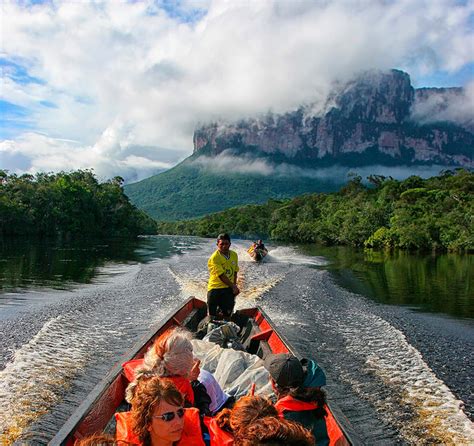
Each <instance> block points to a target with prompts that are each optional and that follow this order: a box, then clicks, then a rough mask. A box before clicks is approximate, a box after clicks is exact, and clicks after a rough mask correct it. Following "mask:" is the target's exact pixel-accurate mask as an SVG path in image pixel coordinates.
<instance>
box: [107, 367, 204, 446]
mask: <svg viewBox="0 0 474 446" xmlns="http://www.w3.org/2000/svg"><path fill="white" fill-rule="evenodd" d="M129 397H130V402H131V405H132V409H131V411H130V412H119V413H116V414H115V418H116V420H117V430H116V439H117V440H118V441H127V442H129V443H131V444H134V445H140V446H188V445H194V446H205V443H204V440H203V437H202V431H201V424H200V416H199V411H198V409H195V408H188V409H185V408H184V407H183V404H184V398H183V395H182V394H181V392H180V391H179V390H178V389H177V388H176V386H175V385H174V383H173V382H172V381H171V380H169V379H167V378H160V377H158V376H156V375H155V376H140V377H138V378H137V381H136V385H135V386H134V388H133V389H132V390H131V391H130V395H129Z"/></svg>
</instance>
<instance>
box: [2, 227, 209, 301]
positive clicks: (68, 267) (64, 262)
mask: <svg viewBox="0 0 474 446" xmlns="http://www.w3.org/2000/svg"><path fill="white" fill-rule="evenodd" d="M199 243H200V242H199V241H198V239H194V238H190V237H187V238H186V240H183V237H159V236H150V237H139V238H138V239H132V240H130V239H111V240H103V239H101V240H94V239H88V240H76V241H69V242H58V241H55V240H51V239H28V238H8V239H0V293H2V294H3V293H7V292H16V291H24V290H25V289H34V288H40V287H48V288H53V289H68V288H70V287H71V286H72V285H73V284H75V283H90V282H91V281H92V280H93V279H94V278H95V277H97V275H98V273H99V271H98V270H99V269H100V268H101V267H104V266H106V265H110V264H124V263H134V262H148V261H151V260H154V259H157V258H165V257H169V256H172V255H176V254H181V253H184V252H186V251H188V250H190V249H195V247H196V246H198V245H199ZM107 274H113V270H110V271H108V272H107Z"/></svg>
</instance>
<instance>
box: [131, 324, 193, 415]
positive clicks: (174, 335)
mask: <svg viewBox="0 0 474 446" xmlns="http://www.w3.org/2000/svg"><path fill="white" fill-rule="evenodd" d="M192 337H193V335H192V333H191V332H189V331H188V330H186V329H184V328H181V327H173V328H171V329H168V330H166V331H165V332H164V333H162V334H161V335H160V336H159V337H158V338H157V339H156V340H155V342H154V343H153V345H152V346H151V347H150V349H149V350H148V351H147V352H146V353H145V356H144V357H143V358H142V359H134V360H132V361H128V362H126V363H124V364H122V367H123V369H124V373H125V376H126V377H127V378H128V380H129V381H130V384H129V386H128V388H127V391H126V396H125V399H126V400H127V401H128V402H130V393H131V392H132V391H133V388H134V386H135V385H136V383H135V378H137V377H138V376H141V375H147V376H151V375H156V376H160V377H163V378H169V379H171V380H172V381H173V382H174V383H175V385H176V387H177V388H178V389H179V390H180V391H181V393H183V395H184V397H185V400H186V402H187V404H188V405H189V406H193V405H194V391H193V387H192V385H191V380H195V379H196V378H197V376H195V375H196V373H195V369H196V367H197V368H199V363H198V361H196V360H195V359H194V356H193V345H192V343H191V339H192ZM193 369H194V370H193ZM197 375H199V371H197Z"/></svg>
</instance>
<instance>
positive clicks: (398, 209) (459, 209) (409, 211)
mask: <svg viewBox="0 0 474 446" xmlns="http://www.w3.org/2000/svg"><path fill="white" fill-rule="evenodd" d="M369 182H370V183H371V184H370V186H368V187H367V186H365V185H364V184H362V179H361V178H360V177H355V178H353V179H352V180H351V181H350V182H349V183H348V184H346V185H345V186H344V187H343V188H342V189H341V190H340V191H339V192H336V193H329V194H324V193H318V194H308V195H303V196H300V197H297V198H294V199H291V200H284V201H275V200H271V201H269V202H268V203H267V204H265V205H260V206H255V205H254V206H244V207H239V208H233V209H229V210H226V211H224V212H219V213H216V214H213V215H209V216H207V217H204V218H201V219H195V220H191V221H181V222H175V223H167V222H163V223H159V224H158V231H159V232H160V233H163V234H165V233H166V234H188V235H199V236H204V237H214V236H215V235H216V234H218V233H219V232H223V231H226V232H229V233H231V234H232V235H234V236H241V237H248V238H253V237H257V236H260V237H265V238H272V239H276V240H286V241H291V242H300V243H310V242H320V243H324V244H342V245H351V246H364V245H365V246H366V247H372V248H402V249H440V250H453V251H474V173H472V172H468V171H466V170H462V169H460V170H457V171H455V172H453V171H447V172H445V173H444V174H443V175H440V176H438V177H432V178H429V179H422V178H420V177H417V176H412V177H410V178H408V179H406V180H404V181H397V180H394V179H392V178H385V177H382V176H372V177H369Z"/></svg>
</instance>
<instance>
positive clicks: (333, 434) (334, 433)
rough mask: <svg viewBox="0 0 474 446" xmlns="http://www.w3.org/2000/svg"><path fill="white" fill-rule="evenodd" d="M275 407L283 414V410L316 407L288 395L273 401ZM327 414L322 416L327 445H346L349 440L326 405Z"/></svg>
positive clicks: (311, 408)
mask: <svg viewBox="0 0 474 446" xmlns="http://www.w3.org/2000/svg"><path fill="white" fill-rule="evenodd" d="M275 407H276V409H277V410H278V413H280V414H283V412H284V411H285V410H288V411H292V412H300V411H303V410H314V409H316V408H317V407H318V405H317V404H316V403H312V402H310V403H307V402H305V401H299V400H297V399H295V398H293V397H292V396H290V395H287V396H285V397H283V398H282V399H280V400H278V401H277V402H276V403H275ZM326 412H327V415H326V416H325V417H324V418H325V421H326V429H327V433H328V437H329V446H348V445H349V442H348V441H347V439H346V436H345V435H344V434H343V432H342V430H341V428H340V427H339V425H338V424H337V421H336V420H335V418H334V417H333V415H332V413H331V412H330V410H329V408H328V407H326Z"/></svg>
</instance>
